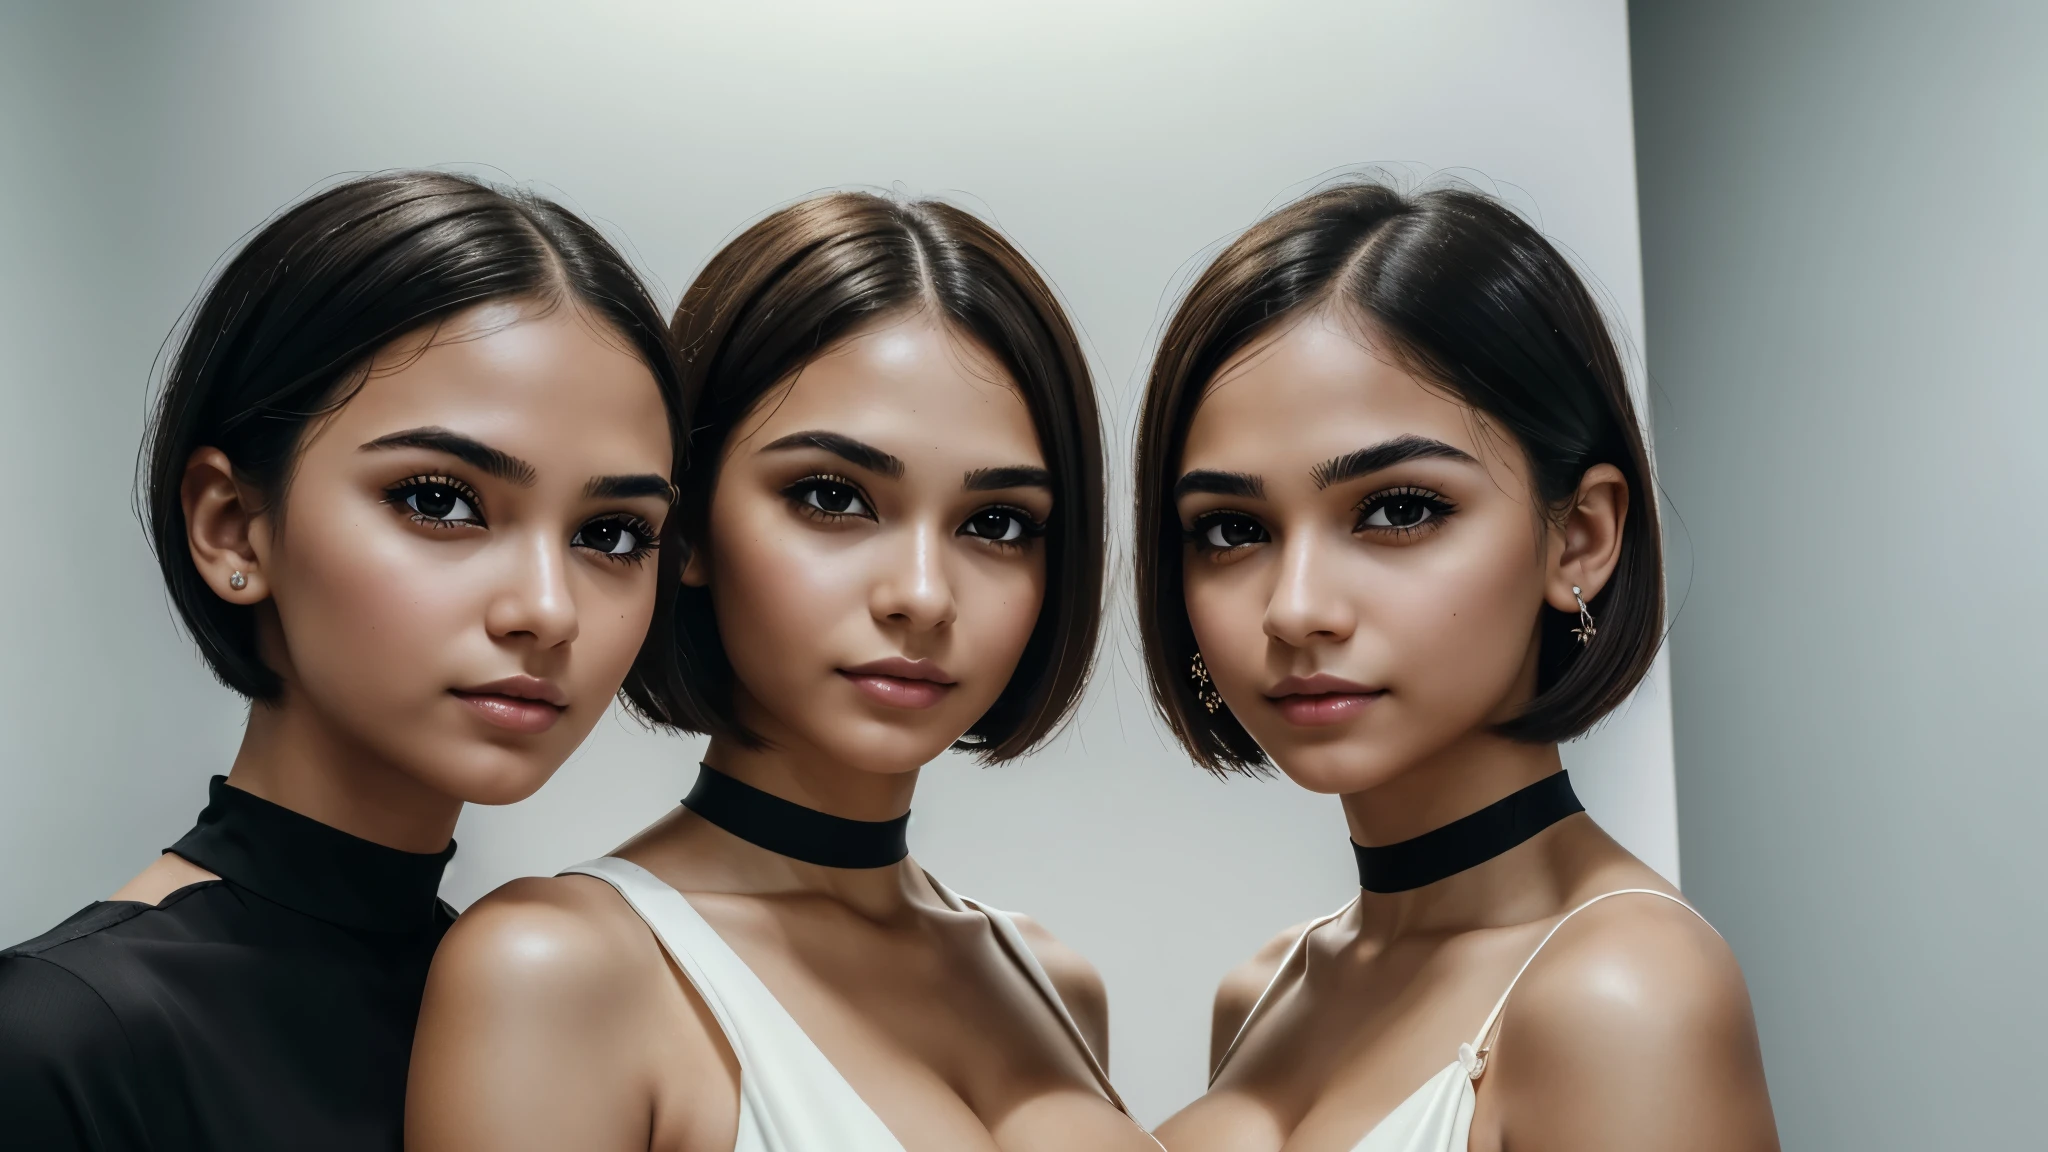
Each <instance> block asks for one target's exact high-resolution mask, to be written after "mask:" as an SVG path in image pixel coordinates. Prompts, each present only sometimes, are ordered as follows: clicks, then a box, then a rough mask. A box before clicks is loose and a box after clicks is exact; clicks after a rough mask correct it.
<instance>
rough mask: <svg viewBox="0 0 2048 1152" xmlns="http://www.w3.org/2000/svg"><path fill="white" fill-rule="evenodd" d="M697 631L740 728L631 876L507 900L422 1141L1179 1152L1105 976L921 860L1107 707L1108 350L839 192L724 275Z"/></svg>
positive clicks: (437, 1080)
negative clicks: (921, 790)
mask: <svg viewBox="0 0 2048 1152" xmlns="http://www.w3.org/2000/svg"><path fill="white" fill-rule="evenodd" d="M675 329H676V335H677V337H678V344H679V346H680V347H681V349H682V350H683V354H684V356H685V357H686V361H687V364H688V369H687V376H686V379H687V380H688V381H689V382H690V384H691V386H692V388H693V389H696V390H697V391H696V392H695V393H693V394H696V395H698V396H699V402H698V407H697V414H698V415H697V424H696V428H697V432H698V437H699V438H698V440H697V445H698V450H699V452H700V455H698V456H696V457H695V458H694V462H693V465H692V468H691V470H690V473H689V475H688V476H687V478H686V480H685V483H684V485H683V494H682V496H681V498H680V501H679V503H678V506H677V514H678V515H679V516H680V517H682V519H683V532H684V535H685V537H686V538H687V539H688V540H689V542H690V545H691V554H690V561H689V564H688V566H687V567H686V569H685V571H684V573H683V580H684V582H685V584H686V585H687V588H686V589H685V591H684V592H683V594H682V598H681V599H680V600H679V602H678V607H677V623H678V626H679V627H678V631H677V633H676V642H677V644H678V648H679V650H680V652H681V653H682V654H683V658H684V663H685V667H686V669H687V671H688V682H689V684H690V687H691V690H692V693H693V695H692V697H691V699H690V701H689V706H688V707H687V708H685V709H681V710H678V711H677V712H676V713H674V714H671V715H669V716H666V717H662V719H663V720H665V721H666V722H668V723H670V724H672V725H674V726H675V727H678V728H682V729H685V730H689V731H700V732H708V733H710V734H711V742H710V747H709V749H708V750H707V751H706V753H705V760H706V764H705V766H704V767H703V769H702V770H701V772H700V774H699V776H698V779H697V782H696V785H695V787H694V788H693V789H692V790H691V792H690V794H689V796H688V798H687V799H686V800H685V801H684V807H682V808H680V809H678V810H676V811H675V812H673V813H671V814H670V815H668V816H667V817H665V818H663V819H662V820H661V821H659V822H658V823H656V824H655V825H654V826H653V827H652V828H650V829H648V830H647V831H646V832H644V833H642V834H641V835H639V836H638V837H635V838H634V839H633V840H632V841H631V842H629V843H628V844H626V845H625V846H624V847H622V848H620V849H619V850H618V851H617V853H616V854H615V855H614V856H610V857H606V858H604V859H601V860H595V861H592V862H590V863H588V864H585V865H581V866H579V867H577V868H574V869H571V872H572V873H573V874H571V875H565V876H562V877H557V878H554V879H536V880H525V881H520V882H517V883H515V884H512V885H508V886H507V887H505V888H503V889H500V890H499V891H498V892H496V893H493V894H492V895H491V896H489V897H487V898H485V899H484V900H482V901H480V902H479V903H478V904H477V906H476V907H475V908H473V909H471V910H470V912H469V913H468V914H467V915H465V916H464V917H463V919H462V922H461V923H459V924H457V925H456V927H455V929H454V931H453V932H452V933H451V934H450V935H449V938H448V941H447V943H446V944H445V945H444V946H443V948H442V950H441V954H440V955H439V956H438V957H436V959H435V961H434V970H433V975H432V977H431V978H430V980H429V983H428V990H427V999H426V1006H425V1008H424V1010H423V1013H422V1017H421V1023H420V1033H419V1042H418V1045H417V1047H416V1048H415V1049H414V1056H413V1073H412V1089H411V1096H410V1099H409V1101H408V1105H407V1108H408V1114H407V1128H406V1132H407V1145H408V1147H409V1148H411V1149H413V1152H450V1150H455V1149H490V1150H492V1152H507V1150H517V1149H528V1148H530V1149H550V1150H551V1149H557V1148H570V1147H573V1148H579V1149H592V1150H618V1152H644V1150H647V1149H666V1150H677V1152H905V1150H911V1152H921V1150H927V1149H929V1150H933V1152H941V1150H943V1152H957V1150H962V1149H1005V1150H1008V1152H1034V1150H1041V1149H1042V1150H1047V1152H1051V1150H1059V1152H1066V1150H1068V1149H1074V1148H1087V1149H1105V1150H1109V1149H1132V1150H1134V1152H1136V1150H1143V1149H1153V1148H1155V1147H1156V1146H1155V1145H1154V1144H1153V1142H1152V1141H1151V1139H1150V1138H1149V1137H1147V1136H1146V1135H1145V1133H1144V1132H1143V1130H1142V1129H1140V1128H1139V1127H1138V1126H1137V1125H1136V1124H1135V1123H1133V1122H1132V1121H1131V1119H1130V1118H1129V1117H1128V1116H1127V1115H1125V1114H1124V1112H1123V1110H1122V1106H1121V1104H1120V1102H1119V1101H1118V1099H1117V1097H1116V1093H1115V1091H1114V1090H1113V1089H1112V1088H1110V1086H1109V1082H1108V1080H1107V1078H1106V1074H1105V1071H1104V1065H1105V1064H1106V1063H1107V1059H1108V1058H1107V1053H1106V1050H1105V1041H1106V1037H1107V1031H1108V1028H1107V1019H1106V1013H1107V1009H1106V1005H1105V1003H1104V996H1103V990H1102V984H1101V981H1100V980H1099V979H1098V978H1097V977H1096V976H1095V973H1094V971H1093V970H1092V969H1091V968H1089V966H1088V965H1087V963H1086V962H1085V961H1083V960H1081V959H1080V957H1078V956H1076V955H1074V954H1073V953H1072V952H1070V951H1068V950H1066V949H1064V948H1062V947H1061V946H1060V945H1059V944H1058V942H1057V941H1055V940H1053V939H1052V937H1051V936H1049V935H1047V934H1046V933H1045V932H1044V931H1043V930H1041V929H1038V928H1037V927H1036V926H1034V925H1032V924H1031V923H1030V922H1028V921H1024V920H1022V919H1020V918H1016V917H1012V916H1009V915H1007V914H1004V913H1002V912H998V911H996V910H994V909H990V908H987V907H985V906H983V905H979V904H976V903H974V902H973V901H969V900H965V899H963V898H961V897H959V896H956V895H954V894H953V893H952V892H950V891H948V890H947V889H946V888H945V887H944V886H943V885H942V884H940V883H939V882H938V881H937V880H935V879H933V878H932V877H930V876H928V875H926V874H925V872H924V871H923V870H922V869H920V868H919V867H918V866H917V865H916V863H915V862H914V861H912V860H911V859H909V858H908V856H907V851H908V846H907V844H906V842H905V839H904V831H905V826H906V824H907V821H908V814H909V810H910V803H911V793H912V790H913V788H914V787H915V786H916V783H917V778H918V773H919V772H920V771H921V769H922V768H923V767H924V766H925V765H926V764H927V763H928V762H930V761H931V760H932V759H933V758H934V757H936V756H938V755H939V754H940V753H941V752H944V751H945V750H946V749H947V748H949V747H962V748H965V749H968V750H970V751H972V752H974V753H976V754H978V755H979V756H980V757H981V758H982V759H984V760H988V761H1002V760H1007V759H1010V758H1012V757H1016V756H1019V755H1021V754H1023V753H1024V752H1026V751H1027V750H1029V749H1030V748H1032V747H1033V746H1034V745H1036V744H1037V743H1039V742H1040V741H1041V740H1043V739H1044V738H1045V737H1046V736H1047V735H1048V734H1049V733H1051V732H1052V731H1053V730H1054V729H1055V728H1056V727H1057V726H1058V724H1059V723H1060V721H1061V720H1062V719H1063V718H1064V717H1065V716H1066V715H1067V714H1068V712H1069V711H1070V710H1071V708H1072V706H1073V703H1074V700H1075V698H1076V697H1077V695H1078V694H1079V692H1080V689H1081V685H1082V681H1083V679H1084V678H1085V674H1086V670H1087V667H1088V664H1089V660H1090V657H1091V655H1092V653H1093V648H1094V640H1095V633H1096V625H1097V617H1098V613H1099V607H1100V595H1101V588H1102V584H1101V581H1102V552H1103V521H1102V500H1103V497H1102V457H1101V447H1100V439H1099V433H1098V431H1097V425H1096V415H1095V406H1094V396H1093V393H1092V390H1091V387H1090V384H1089V379H1088V373H1087V369H1086V366H1085V362H1084V360H1083V358H1082V354H1081V351H1080V348H1079V345H1078V343H1077V341H1076V340H1075V337H1074V333H1073V331H1072V329H1071V328H1070V327H1069V325H1068V323H1067V321H1066V319H1065V317H1064V316H1063V315H1062V314H1061V311H1060V308H1059V305H1058V303H1057V302H1056V300H1055V299H1054V297H1053V295H1052V293H1051V291H1050V289H1049V288H1048V287H1047V286H1046V285H1045V283H1044V282H1043V281H1042V280H1041V279H1040V278H1039V277H1038V275H1037V273H1036V272H1034V271H1033V270H1032V269H1031V267H1030V265H1029V264H1028V263H1027V262H1026V261H1025V260H1024V258H1023V257H1022V256H1021V255H1020V254H1018V253H1017V251H1016V250H1015V249H1014V248H1012V247H1011V246H1010V245H1009V244H1008V243H1007V242H1006V241H1004V240H1003V239H1002V237H1000V236H999V235H997V234H996V233H995V232H994V231H993V230H991V229H990V228H988V226H986V225H985V224H983V223H981V222H980V221H979V220H976V219H975V218H974V217H972V216H970V215H968V214H966V213H964V212H961V211H959V210H957V209H953V208H950V207H947V206H946V205H943V204H937V203H928V202H919V203H901V202H897V201H893V200H888V199H883V198H880V197H876V196H869V195H863V194H853V193H846V194H833V195H826V196H821V197H817V198H814V199H811V200H807V201H804V202H802V203H800V204H797V205H794V206H792V207H789V208H785V209H783V210H781V211H779V212H776V213H774V214H772V215H770V216H769V217H768V218H766V219H765V220H763V221H761V222H760V223H758V224H756V225H754V226H753V227H752V228H750V229H748V230H747V231H746V232H744V233H743V234H742V235H740V236H739V238H737V239H736V240H734V241H733V242H732V243H731V244H729V245H727V247H726V248H725V249H724V250H723V251H721V252H720V253H719V254H718V255H717V256H715V257H714V258H713V259H712V261H711V263H710V265H709V266H708V267H707V268H706V269H705V270H704V272H703V273H702V274H701V275H700V276H699V277H698V278H697V281H696V283H695V284H694V285H692V286H691V288H690V290H689V292H688V293H686V294H685V296H684V298H683V302H682V305H681V307H680V308H679V309H678V311H677V314H676V321H675Z"/></svg>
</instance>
